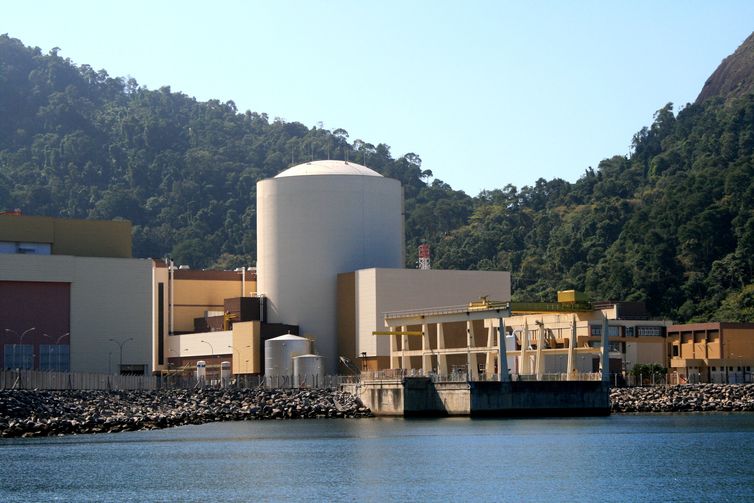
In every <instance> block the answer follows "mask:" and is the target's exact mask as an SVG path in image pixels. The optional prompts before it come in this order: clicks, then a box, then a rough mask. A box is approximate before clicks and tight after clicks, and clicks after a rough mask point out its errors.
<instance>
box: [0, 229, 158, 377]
mask: <svg viewBox="0 0 754 503" xmlns="http://www.w3.org/2000/svg"><path fill="white" fill-rule="evenodd" d="M130 256H131V224H130V223H128V222H98V221H88V220H67V219H54V218H48V217H27V216H20V215H13V216H0V329H2V334H1V335H2V339H1V340H2V346H3V352H2V353H3V366H4V367H6V368H29V369H42V370H69V369H70V370H72V371H78V372H102V373H106V372H115V371H116V370H118V369H119V370H120V371H123V372H129V373H135V374H143V373H148V372H151V371H152V369H153V368H154V367H153V364H152V340H153V335H154V332H155V330H156V326H155V319H154V317H153V309H152V304H151V302H152V284H153V261H152V260H149V259H132V258H130Z"/></svg>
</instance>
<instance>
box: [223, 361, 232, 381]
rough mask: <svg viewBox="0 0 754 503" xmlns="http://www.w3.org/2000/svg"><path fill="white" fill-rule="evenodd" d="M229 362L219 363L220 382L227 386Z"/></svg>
mask: <svg viewBox="0 0 754 503" xmlns="http://www.w3.org/2000/svg"><path fill="white" fill-rule="evenodd" d="M230 375H231V373H230V362H220V382H221V383H222V385H223V386H227V385H228V383H229V382H230Z"/></svg>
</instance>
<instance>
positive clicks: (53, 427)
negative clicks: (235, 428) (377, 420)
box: [0, 389, 372, 437]
mask: <svg viewBox="0 0 754 503" xmlns="http://www.w3.org/2000/svg"><path fill="white" fill-rule="evenodd" d="M371 415H372V413H371V411H370V410H369V409H368V408H366V407H365V406H364V404H362V403H361V400H359V399H358V398H357V397H354V396H353V395H351V394H349V393H344V392H340V391H334V390H264V389H198V390H159V391H28V390H0V436H1V437H36V436H50V435H66V434H79V433H106V432H118V431H135V430H152V429H158V428H169V427H172V426H181V425H186V424H202V423H208V422H213V421H243V420H252V419H303V418H359V417H371Z"/></svg>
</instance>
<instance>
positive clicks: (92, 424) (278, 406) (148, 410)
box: [0, 384, 754, 438]
mask: <svg viewBox="0 0 754 503" xmlns="http://www.w3.org/2000/svg"><path fill="white" fill-rule="evenodd" d="M610 402H611V406H610V411H611V413H613V414H668V413H705V412H754V384H681V385H674V386H647V387H635V388H612V389H611V391H610ZM367 417H374V416H373V415H372V412H371V411H370V410H369V409H368V408H367V407H365V406H364V404H363V403H362V402H361V400H359V399H358V398H357V397H355V396H353V395H351V394H350V393H346V392H342V391H337V390H334V389H301V390H294V389H285V390H279V389H277V390H267V389H261V388H249V389H227V388H226V389H214V388H204V389H196V390H187V389H166V390H157V391H117V390H116V391H77V390H62V391H48V390H0V438H19V437H24V438H25V437H45V436H47V437H49V436H62V435H78V434H91V433H117V432H121V431H140V430H155V429H163V428H171V427H174V426H184V425H188V424H204V423H211V422H219V421H254V420H257V421H259V420H262V421H263V420H294V419H322V418H332V419H335V418H367Z"/></svg>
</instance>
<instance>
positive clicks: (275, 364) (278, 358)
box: [264, 334, 311, 388]
mask: <svg viewBox="0 0 754 503" xmlns="http://www.w3.org/2000/svg"><path fill="white" fill-rule="evenodd" d="M309 353H311V342H309V339H306V338H304V337H299V336H297V335H292V334H286V335H281V336H280V337H275V338H274V339H268V340H266V341H264V375H265V384H266V385H267V387H268V388H290V387H292V385H293V360H292V358H293V357H294V356H301V355H306V354H309Z"/></svg>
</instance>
